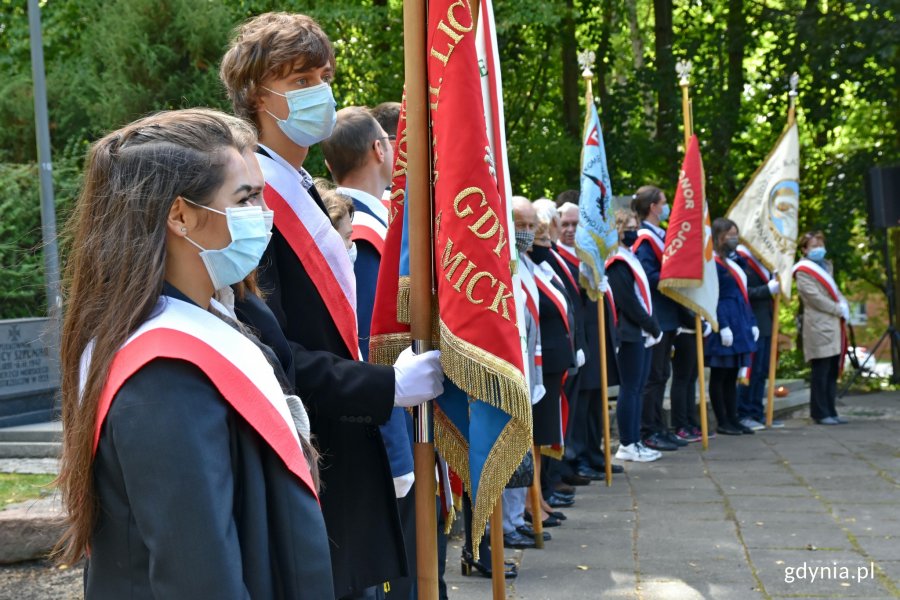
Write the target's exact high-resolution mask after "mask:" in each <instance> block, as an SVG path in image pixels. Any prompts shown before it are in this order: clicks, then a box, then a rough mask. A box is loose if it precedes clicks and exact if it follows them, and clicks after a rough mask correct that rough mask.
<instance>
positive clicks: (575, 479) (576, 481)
mask: <svg viewBox="0 0 900 600" xmlns="http://www.w3.org/2000/svg"><path fill="white" fill-rule="evenodd" d="M562 480H563V481H564V482H565V483H568V484H569V485H590V483H591V480H590V479H588V478H587V477H582V476H581V475H577V474H574V473H573V474H572V475H564V476H563V478H562Z"/></svg>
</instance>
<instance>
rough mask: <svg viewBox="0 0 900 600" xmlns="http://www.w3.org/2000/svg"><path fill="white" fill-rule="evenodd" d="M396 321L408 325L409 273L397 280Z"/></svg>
mask: <svg viewBox="0 0 900 600" xmlns="http://www.w3.org/2000/svg"><path fill="white" fill-rule="evenodd" d="M397 322H398V323H403V324H405V325H409V275H401V276H400V280H399V281H398V282H397Z"/></svg>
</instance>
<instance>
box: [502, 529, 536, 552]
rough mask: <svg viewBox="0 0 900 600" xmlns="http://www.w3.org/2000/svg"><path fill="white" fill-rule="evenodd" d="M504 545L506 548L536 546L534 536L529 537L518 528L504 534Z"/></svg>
mask: <svg viewBox="0 0 900 600" xmlns="http://www.w3.org/2000/svg"><path fill="white" fill-rule="evenodd" d="M503 547H504V548H516V549H522V548H534V536H532V537H528V536H527V535H525V534H523V533H522V532H520V531H519V530H518V529H517V530H516V531H510V532H509V533H504V534H503Z"/></svg>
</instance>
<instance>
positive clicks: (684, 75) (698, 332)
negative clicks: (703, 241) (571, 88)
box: [675, 61, 709, 450]
mask: <svg viewBox="0 0 900 600" xmlns="http://www.w3.org/2000/svg"><path fill="white" fill-rule="evenodd" d="M675 69H676V70H677V71H678V76H679V79H678V84H679V85H680V86H681V112H682V118H683V119H684V151H685V152H687V149H688V145H689V144H690V142H691V136H692V135H693V134H694V115H693V111H692V107H691V97H690V93H689V88H690V85H691V82H690V79H689V77H690V74H691V63H690V62H688V61H679V62H678V64H677V65H675ZM704 201H705V199H704ZM694 336H695V337H696V339H697V383H698V384H699V387H700V398H699V402H698V404H699V405H700V432H701V436H702V438H703V449H704V450H708V449H709V424H708V421H707V415H706V373H705V372H704V367H705V365H704V364H703V323H701V322H700V315H694Z"/></svg>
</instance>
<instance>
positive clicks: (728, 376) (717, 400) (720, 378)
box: [709, 367, 738, 427]
mask: <svg viewBox="0 0 900 600" xmlns="http://www.w3.org/2000/svg"><path fill="white" fill-rule="evenodd" d="M737 375H738V368H737V367H735V368H722V367H711V368H710V369H709V400H710V402H711V403H712V407H713V411H714V412H715V413H716V425H718V426H719V427H723V426H725V427H728V426H731V427H733V426H735V425H737Z"/></svg>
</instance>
